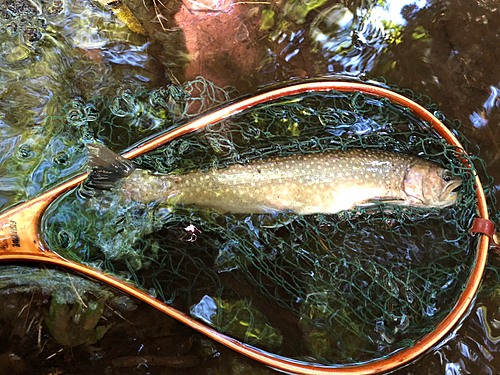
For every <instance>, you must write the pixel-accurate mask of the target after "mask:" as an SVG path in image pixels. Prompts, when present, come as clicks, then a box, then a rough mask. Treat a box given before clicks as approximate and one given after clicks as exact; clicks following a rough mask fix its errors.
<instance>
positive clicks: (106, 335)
mask: <svg viewBox="0 0 500 375" xmlns="http://www.w3.org/2000/svg"><path fill="white" fill-rule="evenodd" d="M124 4H127V5H128V6H129V8H130V9H131V10H132V11H133V12H134V14H136V15H137V17H138V19H139V20H142V21H143V25H144V29H145V33H146V34H148V36H144V35H140V34H138V33H134V32H133V31H131V30H130V29H129V27H127V25H126V24H124V23H123V22H122V21H120V19H118V18H117V17H116V14H115V13H114V12H112V11H111V8H110V7H109V6H108V7H107V8H106V7H104V6H103V5H102V4H98V3H97V2H92V1H90V0H71V1H60V0H0V212H2V211H4V210H6V209H7V208H9V207H11V206H13V205H14V204H15V203H17V202H21V201H25V200H28V199H30V198H33V197H35V196H36V195H38V194H39V193H40V192H42V191H45V190H47V189H48V187H50V186H52V185H51V184H55V183H57V182H60V181H62V180H64V178H66V177H67V176H71V175H74V174H76V173H78V172H81V171H83V170H84V168H85V163H86V159H85V152H84V149H83V147H82V146H81V144H78V143H75V137H76V135H81V133H78V132H79V131H81V128H79V126H80V125H78V124H76V123H75V124H76V125H75V126H74V127H73V130H68V129H66V128H65V123H66V120H67V114H68V113H72V112H71V111H72V110H75V108H77V109H78V110H81V111H91V107H89V106H85V105H84V104H85V103H90V102H92V103H97V104H99V103H103V102H105V101H106V100H111V99H106V98H116V97H124V96H127V95H128V96H129V97H131V96H136V97H140V95H142V93H144V92H145V91H150V90H159V89H160V88H162V87H166V85H168V84H170V83H174V84H175V83H185V82H187V81H195V80H196V79H197V77H199V76H202V77H203V78H204V79H206V80H209V81H210V82H212V83H213V84H214V85H216V87H226V86H232V87H234V89H226V92H227V93H229V94H227V95H228V96H226V92H222V91H219V90H218V89H217V88H215V87H214V86H211V85H207V84H206V81H203V80H198V81H196V82H198V83H197V85H198V86H196V87H197V89H195V91H194V93H195V95H198V96H199V97H200V98H205V102H203V105H204V107H203V109H206V108H207V107H210V106H212V105H217V104H219V103H221V102H224V101H226V100H229V99H232V98H236V97H237V96H238V95H245V94H251V93H253V92H255V91H256V90H258V89H259V88H261V87H262V86H268V85H273V84H276V83H282V82H289V81H292V82H293V81H297V80H299V79H304V78H319V77H329V76H336V75H344V76H345V75H347V76H351V77H361V78H363V79H364V78H369V79H375V80H382V79H383V80H385V81H386V82H387V83H388V84H390V85H395V86H397V87H400V88H405V89H409V90H411V91H413V92H414V93H419V94H422V95H425V96H428V97H429V98H430V100H431V101H432V102H434V103H436V104H437V106H438V108H439V110H440V111H441V112H442V113H443V114H444V115H445V116H446V117H447V118H448V119H457V120H458V121H460V122H461V123H462V127H461V131H462V133H463V134H464V135H465V136H466V137H467V138H468V139H469V141H470V143H471V145H473V146H471V147H470V149H471V151H473V152H474V153H475V154H476V155H479V156H480V157H481V158H482V159H483V160H484V161H485V162H486V165H487V168H486V170H487V173H488V174H489V175H490V176H492V177H493V179H494V183H493V185H492V186H493V187H492V189H494V195H496V198H497V200H498V198H500V182H499V181H500V146H499V145H498V142H497V140H500V108H499V107H500V64H499V63H498V62H499V61H500V48H499V47H498V46H499V45H500V5H499V3H498V1H497V0H427V1H425V0H415V1H412V0H378V1H375V0H372V1H369V0H345V1H333V0H327V1H323V0H311V1H302V0H288V1H285V0H278V1H248V2H245V1H241V2H240V1H238V2H237V1H234V0H220V1H211V0H200V1H197V0H184V1H178V0H176V1H174V0H172V1H169V2H167V1H163V0H162V1H159V0H152V1H151V2H149V1H144V2H143V1H138V2H133V1H127V2H124ZM112 5H113V4H112ZM113 6H114V7H116V4H114V5H113ZM146 21H147V22H146ZM382 77H383V78H382ZM200 88H201V89H200ZM234 90H236V91H234ZM210 94H211V95H210ZM82 103H83V104H82ZM97 104H96V105H97ZM129 104H130V103H129ZM134 108H135V107H134ZM134 108H132V107H128V108H127V110H129V111H131V112H133V115H132V116H131V117H127V121H132V120H133V121H137V124H144V123H147V124H148V126H147V128H143V127H141V126H143V125H141V126H139V125H138V129H137V134H145V135H147V134H152V133H155V132H157V131H159V130H162V129H163V128H162V126H164V122H163V119H164V118H162V116H161V114H158V113H153V112H148V113H146V114H145V113H144V108H143V107H140V106H138V107H136V108H135V109H134ZM198 110H200V104H197V107H196V108H195V109H193V111H198ZM134 111H135V112H134ZM85 115H86V116H91V113H90V114H89V113H85ZM134 116H135V117H134ZM145 116H147V118H148V121H146V122H145V121H143V119H144V117H145ZM139 120H140V121H139ZM84 136H85V135H83V137H84ZM115 139H118V141H119V142H121V144H122V146H123V148H126V147H128V146H130V145H131V144H132V143H133V142H135V141H137V139H129V138H126V137H122V136H121V135H120V131H119V129H116V137H115ZM476 146H477V147H476ZM496 208H497V209H498V208H500V206H499V205H497V207H496ZM496 220H497V222H496V224H497V225H500V222H498V220H500V216H497V217H496ZM498 266H500V262H499V260H498V256H496V255H494V254H492V255H491V256H490V259H489V268H488V270H487V271H486V274H485V278H494V277H493V276H495V274H496V273H495V269H496V267H498ZM0 288H1V289H0V374H3V373H6V374H27V373H30V374H88V373H89V372H91V371H92V372H94V373H96V374H122V373H127V374H184V373H185V374H270V373H274V371H273V370H271V369H268V368H266V367H264V366H262V365H260V364H257V363H254V362H252V361H250V360H248V359H246V358H244V357H242V356H239V355H237V354H235V353H233V352H232V351H230V350H228V349H226V348H224V347H222V346H220V345H218V344H215V343H213V342H211V341H210V340H208V339H206V338H204V337H203V336H201V335H198V334H196V333H194V332H193V331H192V330H190V329H189V328H187V327H184V326H183V325H181V324H179V323H177V322H175V321H173V320H172V319H170V318H168V317H166V316H163V315H162V314H160V313H158V312H157V311H156V310H154V309H153V308H151V307H149V306H146V305H144V304H141V303H139V302H137V301H134V300H132V299H130V298H129V297H127V296H123V295H121V294H119V293H116V292H114V291H112V290H110V289H107V288H106V287H105V286H102V285H98V284H96V283H94V282H91V281H88V280H84V279H82V278H79V277H75V276H71V275H69V274H67V273H66V272H65V271H62V270H48V269H45V268H44V267H38V268H30V267H27V266H21V265H4V266H2V267H1V268H0ZM499 290H500V289H499ZM82 298H83V299H84V301H81V302H84V303H85V304H84V305H85V306H86V308H85V309H83V308H82V307H81V305H79V304H78V303H77V302H78V301H80V299H82ZM54 301H56V302H57V303H55V302H54ZM78 306H80V307H78ZM71 322H73V323H71ZM71 324H76V325H77V326H78V327H79V329H80V330H79V331H75V330H71V329H68V327H69V325H71ZM499 372H500V292H495V293H483V294H481V293H480V294H479V295H478V297H476V299H475V301H474V303H473V305H472V306H471V308H470V310H469V312H468V315H467V316H466V317H464V319H463V320H462V322H461V323H460V325H459V326H458V327H456V329H454V330H453V332H452V333H450V334H449V335H448V336H447V337H446V339H445V340H443V341H442V342H441V343H440V344H439V345H437V346H436V347H435V348H433V349H432V350H430V351H429V352H428V353H427V354H425V355H423V356H421V357H419V358H418V359H417V360H416V361H414V362H413V363H411V364H410V365H408V366H406V367H404V368H402V369H398V370H396V372H395V373H396V374H398V375H403V374H408V375H410V374H430V375H436V374H446V375H448V374H450V375H454V374H457V375H458V374H469V373H477V374H497V373H499Z"/></svg>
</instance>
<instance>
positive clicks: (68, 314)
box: [45, 298, 111, 347]
mask: <svg viewBox="0 0 500 375" xmlns="http://www.w3.org/2000/svg"><path fill="white" fill-rule="evenodd" d="M105 303H106V300H105V299H99V300H96V301H91V302H89V303H88V306H83V305H82V304H81V303H75V304H74V305H73V306H71V305H68V304H66V303H61V302H60V301H58V299H57V298H52V302H51V304H50V313H49V317H48V318H46V319H45V323H46V324H47V328H48V329H49V331H50V333H51V335H52V337H54V339H55V340H56V341H57V342H58V343H59V344H60V345H62V346H66V347H76V346H80V345H92V344H95V343H96V342H97V341H99V340H100V339H102V337H103V336H104V335H105V334H106V332H107V331H108V330H109V328H110V327H111V325H108V326H102V325H101V326H98V325H97V324H98V323H99V320H100V319H101V317H102V313H103V312H104V307H105Z"/></svg>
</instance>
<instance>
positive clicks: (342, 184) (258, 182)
mask: <svg viewBox="0 0 500 375" xmlns="http://www.w3.org/2000/svg"><path fill="white" fill-rule="evenodd" d="M363 155H364V157H360V156H359V155H357V156H356V155H355V156H354V157H348V156H349V155H346V154H345V153H343V154H341V155H340V156H339V155H333V154H331V155H324V154H311V155H306V156H301V157H298V158H294V157H288V158H287V157H283V158H276V159H272V160H267V161H261V162H255V163H251V164H247V165H233V166H231V167H228V168H225V169H222V170H216V171H210V172H207V173H201V172H192V173H189V174H186V175H184V176H178V177H177V181H176V183H175V184H174V188H175V189H176V190H177V191H178V192H179V196H178V197H177V199H178V201H177V202H178V203H184V204H195V205H197V206H202V207H211V208H214V209H216V210H218V211H220V212H233V213H272V212H281V211H292V212H295V213H297V214H302V215H307V214H313V213H336V212H339V211H342V210H347V209H350V208H352V207H354V206H355V205H356V204H357V203H361V202H366V201H369V200H370V199H377V198H380V197H388V196H391V197H393V198H395V196H397V195H398V194H399V195H400V194H401V192H398V188H399V187H400V184H401V182H400V181H401V180H400V181H399V182H398V181H397V180H398V179H401V177H400V176H397V175H395V174H394V168H393V164H392V162H387V163H385V162H380V161H377V163H376V168H374V167H373V165H374V164H373V160H372V159H370V155H369V154H367V155H365V154H363Z"/></svg>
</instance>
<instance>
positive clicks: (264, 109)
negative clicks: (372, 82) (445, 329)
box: [42, 91, 477, 365]
mask: <svg viewBox="0 0 500 375" xmlns="http://www.w3.org/2000/svg"><path fill="white" fill-rule="evenodd" d="M148 95H149V96H147V98H149V101H148V103H152V102H151V100H152V99H151V98H152V97H155V96H154V95H157V93H153V94H148ZM160 96H161V95H160ZM162 100H164V98H163V99H162ZM179 100H181V99H179ZM136 102H138V103H143V102H144V101H137V98H136ZM164 102H165V103H167V102H168V101H165V100H164ZM176 103H178V101H177V102H176ZM129 104H130V102H129ZM129 104H127V105H124V103H123V102H119V103H114V102H112V103H109V106H102V109H101V110H98V109H97V106H95V105H93V106H92V111H94V112H93V113H94V115H93V116H92V118H93V120H92V121H91V122H87V123H86V124H84V126H85V127H84V128H82V129H84V130H85V131H84V132H83V134H84V138H87V139H99V140H101V141H103V142H104V143H105V144H106V145H107V146H109V147H110V148H112V149H115V150H119V149H120V145H121V144H124V143H125V144H130V143H131V142H133V141H135V140H136V139H135V138H134V137H135V135H134V134H138V133H140V132H137V127H136V125H134V124H135V123H134V121H130V120H131V119H132V118H133V115H132V109H131V108H137V107H131V106H130V105H129ZM148 105H149V104H148ZM82 106H83V107H82V108H86V107H85V105H83V104H82ZM88 106H89V105H88V104H87V108H88ZM153 107H154V105H153ZM118 108H121V110H123V112H119V111H120V110H119V109H118ZM162 108H165V106H163V107H162ZM117 113H122V114H123V116H122V115H117ZM141 113H143V115H142V116H144V112H141ZM158 113H159V112H156V114H155V115H154V116H152V115H149V114H148V116H152V117H154V118H159V119H161V120H162V121H170V124H171V126H172V127H174V126H176V125H177V124H178V123H179V121H180V120H179V119H182V118H183V117H182V113H180V112H175V111H170V112H168V111H164V112H162V113H163V114H162V115H158ZM110 114H112V115H110ZM436 114H437V115H438V116H440V115H439V113H437V112H436ZM104 117H105V118H106V119H107V120H106V122H102V121H97V119H99V118H101V119H102V118H104ZM124 119H126V121H124ZM158 121H160V120H158ZM115 122H116V124H115ZM88 124H91V125H92V124H93V125H92V126H89V125H88ZM120 124H121V125H120ZM152 124H154V121H153V122H152ZM117 125H118V126H117ZM163 125H164V124H163ZM448 125H449V126H450V127H454V124H451V123H448ZM112 129H113V130H112ZM117 129H119V131H118V130H117ZM151 129H155V125H152V126H151ZM149 130H150V129H148V131H149ZM134 132H135V133H134ZM122 148H123V147H122ZM350 148H373V149H384V150H389V151H394V152H402V153H406V154H410V155H415V156H420V157H422V158H425V159H428V160H432V161H435V162H438V163H440V164H441V165H443V166H446V167H447V168H448V169H450V170H451V171H452V172H453V174H455V175H459V176H461V177H462V178H463V181H464V184H463V186H462V187H461V191H460V194H461V195H460V198H459V200H458V202H457V203H456V204H455V205H454V206H452V207H448V208H445V209H441V210H437V209H421V208H409V207H402V206H390V205H385V204H378V205H376V206H374V207H370V208H356V209H354V210H349V211H343V212H340V213H338V214H334V215H326V214H314V215H307V216H301V215H296V214H293V213H289V212H288V213H279V214H252V215H247V214H220V213H218V212H216V211H214V210H210V209H202V208H197V207H195V206H182V205H173V204H170V205H169V204H163V205H161V204H158V203H156V202H152V203H139V202H132V203H130V202H128V203H126V202H125V201H124V199H123V197H122V195H121V194H120V193H119V191H117V190H114V189H112V190H110V191H104V192H100V193H99V194H88V193H89V192H88V191H85V193H86V194H82V189H76V190H73V191H70V192H68V193H67V194H65V195H64V196H62V197H61V198H60V199H58V201H56V202H55V203H54V204H52V206H51V207H50V208H49V210H48V212H47V213H46V214H45V216H44V219H43V227H42V232H43V233H44V238H45V241H46V242H47V244H48V245H49V247H50V248H51V249H52V250H53V251H56V252H57V253H59V254H60V255H61V256H63V257H66V258H68V259H71V260H74V261H77V262H80V263H83V264H86V265H89V266H91V267H95V268H98V269H101V270H104V271H106V272H108V273H111V274H113V275H116V276H117V277H119V278H121V279H123V280H126V281H129V282H132V283H133V284H135V285H137V286H138V287H140V288H142V289H144V290H146V291H147V292H148V293H150V294H152V295H154V296H155V297H157V298H158V299H160V300H162V301H164V302H166V303H168V304H170V305H172V306H174V307H175V308H177V309H179V310H181V311H184V312H186V313H188V314H191V315H192V316H193V317H195V318H197V319H200V320H202V321H204V322H206V323H207V324H209V325H211V326H213V327H215V328H216V329H217V330H218V331H219V332H222V333H226V334H228V335H230V336H233V337H235V338H237V339H239V340H241V341H243V342H246V343H249V344H251V345H254V346H256V347H259V348H263V349H265V350H267V351H269V352H271V353H275V354H279V355H283V356H286V357H289V358H294V359H296V360H301V361H306V362H312V363H321V364H330V365H344V364H354V363H361V362H365V361H369V360H373V359H375V358H381V357H385V356H389V355H390V354H392V353H394V352H395V351H397V350H399V349H401V348H405V347H410V346H413V345H414V344H415V342H416V340H418V339H420V338H422V337H423V336H424V335H425V334H427V333H429V332H431V331H433V330H434V328H435V326H436V325H437V324H438V323H439V322H441V321H442V320H443V318H444V317H445V316H446V315H447V314H449V312H450V311H451V310H452V308H453V306H454V304H455V302H456V301H457V299H458V297H459V295H460V294H461V292H462V290H463V287H464V284H465V282H466V280H467V278H468V275H469V274H470V270H471V268H472V266H473V264H474V255H475V248H476V244H477V240H476V238H474V237H471V236H469V234H468V229H469V228H470V224H471V221H472V219H473V217H474V215H475V212H476V197H475V190H474V184H473V180H472V178H471V173H470V171H469V170H468V169H466V168H464V167H463V166H462V163H461V162H460V161H459V160H458V159H457V155H456V151H455V150H454V149H453V148H452V147H450V146H449V145H447V143H446V142H445V141H444V140H443V139H441V138H440V137H439V136H438V135H437V134H436V133H435V132H434V131H433V130H432V129H430V128H429V126H428V124H427V123H425V122H423V121H422V120H420V119H419V118H417V117H416V116H414V115H413V114H412V113H411V112H410V111H409V110H408V109H405V108H402V107H400V106H398V105H395V104H393V103H391V102H389V101H388V100H386V99H381V98H376V97H372V96H369V95H364V94H360V93H340V92H335V91H329V92H321V93H308V94H303V95H299V96H292V97H286V98H282V99H279V100H275V101H273V102H269V103H266V104H262V105H259V106H256V107H254V108H251V109H248V110H246V111H244V112H242V113H239V114H237V115H234V116H232V117H230V118H228V119H225V120H223V121H220V122H218V123H216V124H214V125H210V126H208V127H207V128H205V129H204V130H202V131H200V132H198V133H196V134H192V135H189V136H185V137H182V138H179V139H176V140H174V141H172V142H171V143H169V144H168V145H166V146H164V147H162V148H160V149H157V150H155V151H152V152H150V153H148V154H147V155H143V156H140V157H138V158H136V159H135V160H134V163H135V164H136V166H137V167H139V168H144V169H150V170H153V171H157V172H160V173H165V174H181V173H186V172H188V171H192V170H202V171H208V170H211V169H213V168H224V167H226V166H228V165H231V164H234V163H240V164H246V163H248V162H250V161H252V160H256V159H261V158H266V157H270V156H277V155H280V156H284V155H295V154H306V153H321V152H325V151H328V150H347V149H350ZM460 156H461V157H463V158H466V159H468V160H469V162H470V163H471V164H472V165H474V161H475V160H472V159H471V158H470V157H468V156H467V155H460ZM472 168H474V167H472Z"/></svg>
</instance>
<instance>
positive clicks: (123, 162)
mask: <svg viewBox="0 0 500 375" xmlns="http://www.w3.org/2000/svg"><path fill="white" fill-rule="evenodd" d="M86 146H87V157H88V173H89V176H88V178H87V181H86V185H87V187H90V188H94V189H99V190H109V189H111V188H113V187H115V185H116V183H117V182H118V181H119V180H121V179H122V178H125V177H127V176H129V175H130V174H131V173H132V172H133V171H134V170H135V169H136V168H135V167H134V165H133V164H132V162H131V161H130V160H128V159H125V158H124V157H123V156H121V155H118V154H117V153H115V152H113V151H111V150H110V149H108V148H106V147H104V146H101V145H99V144H95V143H87V144H86Z"/></svg>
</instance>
